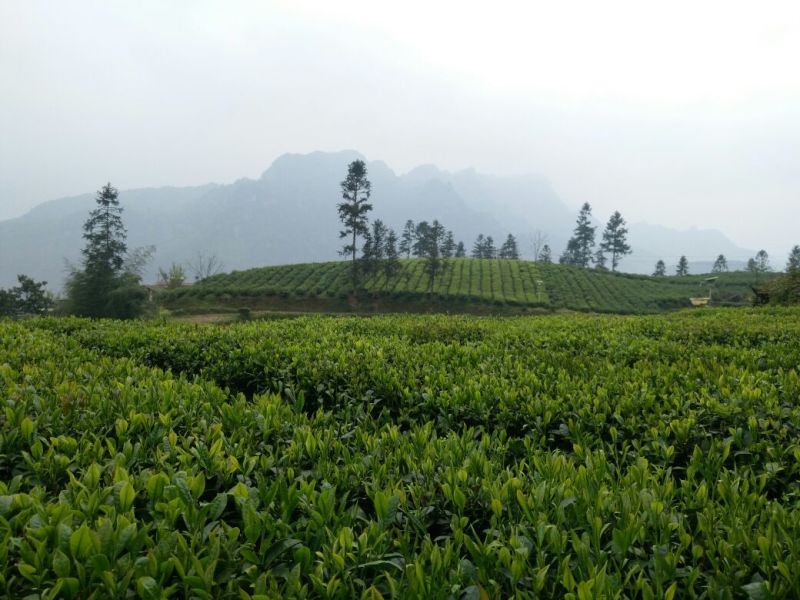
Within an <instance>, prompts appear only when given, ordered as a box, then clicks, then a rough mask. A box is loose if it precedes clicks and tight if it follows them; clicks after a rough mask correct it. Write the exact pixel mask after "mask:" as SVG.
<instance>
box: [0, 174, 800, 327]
mask: <svg viewBox="0 0 800 600" xmlns="http://www.w3.org/2000/svg"><path fill="white" fill-rule="evenodd" d="M340 187H341V195H342V202H340V203H339V204H338V205H337V209H338V214H339V219H340V221H341V222H342V225H343V228H342V230H341V231H340V238H341V239H346V243H345V245H344V246H343V247H342V248H341V250H340V254H342V255H344V256H347V257H348V258H349V259H350V260H351V261H352V263H351V264H352V269H351V277H352V286H353V293H354V294H355V293H357V292H358V290H359V284H360V282H361V277H362V276H364V275H368V274H371V273H376V272H382V273H383V274H384V275H385V276H386V277H389V278H391V277H396V276H398V275H399V274H401V272H402V265H401V263H400V258H401V257H405V258H411V257H412V256H413V257H416V258H421V259H422V260H423V261H424V267H423V270H424V272H425V274H426V275H427V277H428V290H429V291H433V288H434V283H435V280H436V278H437V277H438V276H440V275H441V274H442V273H444V272H445V271H446V270H447V269H448V268H451V266H452V264H451V263H450V262H449V260H448V259H450V258H454V257H455V258H459V257H465V256H466V247H465V245H464V242H463V241H458V242H456V239H455V236H454V234H453V232H452V231H451V230H449V229H447V228H445V227H444V225H442V224H441V223H440V222H439V221H438V220H437V219H434V220H433V221H431V222H428V221H420V222H418V223H414V221H412V220H410V219H409V220H408V221H406V223H405V226H404V228H403V231H402V233H401V235H400V236H397V234H396V233H395V231H394V230H392V229H391V228H389V227H387V226H386V225H385V224H384V223H383V222H382V221H381V220H379V219H377V220H375V221H374V222H373V223H372V224H371V225H370V222H369V219H368V214H369V212H370V211H371V210H372V204H371V203H370V196H371V191H372V189H371V188H372V186H371V183H370V181H369V179H368V178H367V168H366V164H365V163H364V161H362V160H356V161H353V162H352V163H350V165H349V166H348V170H347V176H346V178H345V179H344V181H342V182H341V184H340ZM118 196H119V193H118V191H117V189H116V188H114V187H113V186H112V185H111V184H110V183H108V184H106V185H105V186H103V187H102V188H101V189H100V190H99V191H98V192H97V196H96V198H95V200H96V208H94V209H93V210H92V211H90V213H89V217H88V219H87V221H86V222H85V223H84V226H83V239H84V240H85V242H86V245H85V247H84V248H83V250H82V251H81V254H82V259H81V262H80V264H79V265H78V266H73V265H70V266H69V274H68V277H67V280H66V285H65V291H66V295H65V298H64V300H63V303H62V306H61V311H62V312H64V313H67V314H73V315H78V316H83V317H111V318H134V317H139V316H142V315H143V314H144V313H145V311H146V310H147V307H148V306H149V303H148V292H147V290H146V289H145V288H144V287H143V286H142V284H141V280H142V274H143V270H144V267H145V266H146V264H147V263H148V262H149V260H150V259H151V257H152V254H153V252H154V251H155V248H154V247H152V246H150V247H145V248H135V249H133V250H131V251H129V250H128V247H127V243H126V239H127V230H126V229H125V226H124V224H123V222H122V212H123V209H122V207H121V206H120V204H119V197H118ZM596 229H597V228H596V227H595V226H594V225H592V219H591V206H590V205H589V203H588V202H587V203H584V204H583V206H582V207H581V210H580V212H579V214H578V218H577V221H576V224H575V229H574V230H573V235H572V237H571V238H570V239H569V241H568V243H567V246H566V248H565V249H564V252H563V253H562V254H561V256H560V257H559V262H560V263H561V264H569V265H575V266H578V267H582V268H588V267H589V266H591V265H594V267H595V268H597V269H605V270H607V269H608V266H607V265H609V264H610V267H611V271H616V269H617V267H618V266H619V264H620V261H621V260H622V259H623V258H624V257H625V256H626V255H628V254H631V253H632V250H631V247H630V245H629V244H628V243H627V234H628V230H627V227H626V223H625V219H623V217H622V215H621V214H620V213H619V211H615V212H614V213H613V214H612V215H611V217H610V218H609V220H608V222H607V224H606V227H605V229H604V230H603V232H602V236H601V240H600V244H599V245H597V247H596V248H595V246H596V243H595V232H596ZM360 240H363V243H362V245H361V253H360V255H359V252H358V251H359V246H358V243H359V241H360ZM533 251H534V260H535V261H539V262H544V263H550V262H552V251H551V249H550V246H549V245H548V244H547V238H546V236H545V235H544V234H543V233H541V232H537V233H536V235H535V237H534V239H533ZM470 256H471V257H473V258H476V259H505V260H516V259H519V257H520V252H519V246H518V243H517V240H516V238H515V237H514V236H513V235H512V234H508V236H507V237H506V240H505V241H504V242H503V244H502V245H501V246H500V247H499V248H497V246H496V245H495V242H494V239H493V238H492V236H485V235H484V234H482V233H481V234H479V235H478V237H477V238H476V240H475V242H474V243H473V245H472V250H471V253H470ZM188 267H189V269H190V270H191V271H193V272H194V275H195V278H196V279H197V280H199V279H203V278H205V277H208V276H210V275H213V274H215V273H217V272H220V271H221V270H222V268H223V265H222V262H221V261H220V260H219V259H218V258H217V257H216V256H215V255H212V256H206V255H204V254H202V253H200V254H198V255H197V257H196V259H194V260H193V261H190V262H189V263H188ZM747 269H748V270H749V271H751V272H753V273H766V272H769V271H771V267H770V264H769V256H768V254H767V252H766V251H765V250H759V251H758V253H756V255H755V256H754V257H752V258H751V259H749V260H748V263H747ZM727 270H728V263H727V259H726V258H725V256H724V255H723V254H720V255H719V256H718V257H717V259H716V260H715V261H714V265H713V267H712V272H714V273H722V272H725V271H727ZM675 273H676V275H688V274H689V263H688V260H687V258H686V256H681V257H680V260H679V261H678V264H677V266H676V268H675ZM653 275H654V276H665V275H666V265H665V263H664V261H663V260H659V261H658V262H657V263H656V268H655V271H654V272H653ZM159 280H160V282H161V284H162V285H164V286H166V287H178V286H180V285H182V284H183V283H184V282H185V280H186V271H185V268H184V266H183V265H177V264H175V263H173V265H172V266H171V267H170V268H169V269H168V270H164V269H159ZM18 282H19V285H18V286H16V287H14V288H11V289H8V290H3V289H0V316H22V315H44V314H47V313H49V312H50V311H51V310H52V309H53V307H54V305H55V298H54V297H53V295H52V294H50V293H48V292H47V291H46V290H45V289H44V288H45V286H46V285H47V282H45V281H42V282H37V281H34V280H33V279H32V278H30V277H27V276H25V275H19V276H18ZM773 287H774V290H772V292H773V296H774V297H775V298H776V299H778V301H781V302H797V301H798V300H800V246H794V247H793V248H792V250H791V252H790V254H789V260H788V262H787V265H786V276H785V277H782V278H780V280H779V281H778V282H777V283H776V284H775V285H774V286H773Z"/></svg>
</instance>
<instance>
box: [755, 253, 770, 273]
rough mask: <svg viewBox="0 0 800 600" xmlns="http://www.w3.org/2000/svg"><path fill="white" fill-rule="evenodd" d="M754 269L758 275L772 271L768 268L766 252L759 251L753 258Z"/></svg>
mask: <svg viewBox="0 0 800 600" xmlns="http://www.w3.org/2000/svg"><path fill="white" fill-rule="evenodd" d="M755 263H756V269H757V270H758V272H759V273H767V272H768V271H771V270H772V267H770V266H769V254H767V251H766V250H759V251H758V252H756V256H755Z"/></svg>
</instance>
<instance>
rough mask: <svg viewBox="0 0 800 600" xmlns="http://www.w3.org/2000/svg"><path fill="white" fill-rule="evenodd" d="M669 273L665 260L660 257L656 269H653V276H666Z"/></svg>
mask: <svg viewBox="0 0 800 600" xmlns="http://www.w3.org/2000/svg"><path fill="white" fill-rule="evenodd" d="M666 274H667V265H665V264H664V261H663V260H661V259H658V262H656V270H655V271H653V277H664V276H665V275H666Z"/></svg>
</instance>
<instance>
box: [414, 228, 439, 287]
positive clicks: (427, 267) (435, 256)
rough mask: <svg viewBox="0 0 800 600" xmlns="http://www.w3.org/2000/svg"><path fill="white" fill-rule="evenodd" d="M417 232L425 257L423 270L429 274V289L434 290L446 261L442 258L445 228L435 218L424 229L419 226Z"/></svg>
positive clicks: (421, 251) (423, 256) (422, 254)
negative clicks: (437, 277)
mask: <svg viewBox="0 0 800 600" xmlns="http://www.w3.org/2000/svg"><path fill="white" fill-rule="evenodd" d="M426 224H427V223H426ZM417 233H418V244H419V251H420V256H421V257H422V258H424V259H425V263H424V265H423V270H424V271H425V274H426V275H427V276H428V291H429V292H432V291H433V284H434V282H435V280H436V276H437V275H438V274H439V273H440V272H441V271H442V270H443V269H444V267H445V263H444V261H443V260H442V244H443V243H444V239H445V229H444V227H442V225H441V223H439V221H437V220H434V221H433V223H431V224H430V226H428V227H425V228H423V229H422V230H420V229H419V228H417Z"/></svg>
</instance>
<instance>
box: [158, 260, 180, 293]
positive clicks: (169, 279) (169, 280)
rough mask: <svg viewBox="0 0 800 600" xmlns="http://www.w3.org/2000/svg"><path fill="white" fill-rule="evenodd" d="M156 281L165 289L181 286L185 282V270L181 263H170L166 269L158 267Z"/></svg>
mask: <svg viewBox="0 0 800 600" xmlns="http://www.w3.org/2000/svg"><path fill="white" fill-rule="evenodd" d="M158 282H159V283H160V284H162V285H163V286H165V287H166V288H167V289H175V288H179V287H181V286H182V285H183V284H184V283H185V282H186V271H185V269H184V268H183V265H181V264H178V263H172V264H171V265H170V266H169V269H168V270H164V269H162V268H160V267H159V269H158Z"/></svg>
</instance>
